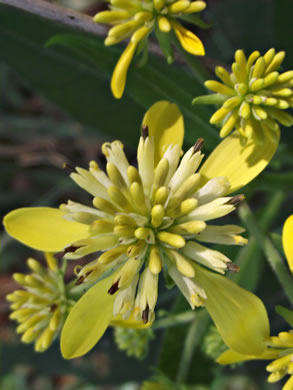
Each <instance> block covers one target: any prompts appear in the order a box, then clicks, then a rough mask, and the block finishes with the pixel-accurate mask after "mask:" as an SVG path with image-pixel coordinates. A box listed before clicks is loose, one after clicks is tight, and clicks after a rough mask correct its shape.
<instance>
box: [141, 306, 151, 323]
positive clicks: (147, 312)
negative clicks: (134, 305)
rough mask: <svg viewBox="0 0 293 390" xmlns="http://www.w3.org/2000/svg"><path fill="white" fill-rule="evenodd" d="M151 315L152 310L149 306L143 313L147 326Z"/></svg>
mask: <svg viewBox="0 0 293 390" xmlns="http://www.w3.org/2000/svg"><path fill="white" fill-rule="evenodd" d="M149 313H150V308H149V305H148V304H147V305H146V308H145V309H144V311H143V312H142V316H141V318H142V320H143V323H144V324H147V323H148V321H149Z"/></svg>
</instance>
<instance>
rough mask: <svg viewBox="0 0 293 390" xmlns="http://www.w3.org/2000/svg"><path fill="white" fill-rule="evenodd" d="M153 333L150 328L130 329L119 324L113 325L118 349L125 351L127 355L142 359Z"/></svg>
mask: <svg viewBox="0 0 293 390" xmlns="http://www.w3.org/2000/svg"><path fill="white" fill-rule="evenodd" d="M153 337H154V334H153V331H152V330H151V329H150V328H147V329H131V328H124V327H121V326H115V327H114V338H115V342H116V344H117V346H118V348H119V349H121V350H122V351H125V352H126V354H127V356H135V357H136V358H138V359H143V358H144V357H145V356H146V354H147V352H148V347H149V341H150V340H151V339H153Z"/></svg>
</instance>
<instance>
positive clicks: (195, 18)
mask: <svg viewBox="0 0 293 390" xmlns="http://www.w3.org/2000/svg"><path fill="white" fill-rule="evenodd" d="M180 18H181V19H183V20H185V21H186V22H189V23H192V24H194V25H195V26H198V27H200V28H204V29H207V28H211V27H212V23H206V22H205V21H204V20H202V19H201V17H200V16H199V15H196V14H185V15H184V14H183V15H181V16H180Z"/></svg>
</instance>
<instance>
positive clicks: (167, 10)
mask: <svg viewBox="0 0 293 390" xmlns="http://www.w3.org/2000/svg"><path fill="white" fill-rule="evenodd" d="M205 7H206V3H205V2H204V1H200V0H195V1H190V0H178V1H177V0H145V1H137V0H110V10H108V11H102V12H100V13H98V14H97V15H96V16H95V17H94V21H95V22H97V23H106V24H110V25H113V27H112V28H111V29H110V30H109V32H108V36H107V38H106V40H105V45H106V46H110V45H115V44H116V43H118V42H121V41H122V40H123V39H125V38H128V37H131V38H130V42H129V44H128V46H127V48H126V49H125V51H124V52H123V54H122V55H121V57H120V59H119V61H118V63H117V65H116V67H115V70H114V73H113V76H112V81H111V88H112V92H113V95H114V96H115V97H116V98H117V99H119V98H121V97H122V95H123V92H124V88H125V83H126V76H127V71H128V67H129V65H130V63H131V61H132V58H133V57H134V55H135V53H140V52H142V51H143V50H146V51H147V38H148V36H149V34H150V33H151V32H152V31H155V34H156V37H157V39H158V42H159V44H160V46H161V48H162V51H163V53H164V54H165V55H166V58H167V61H168V62H169V63H170V62H172V61H173V54H172V49H171V43H170V34H169V33H170V32H171V31H172V30H173V31H174V32H175V34H176V36H177V38H178V40H179V42H180V44H181V45H182V47H183V49H184V50H186V51H187V52H189V53H191V54H193V55H200V56H202V55H204V53H205V52H204V47H203V45H202V43H201V41H200V39H199V38H198V37H197V36H196V35H195V34H193V33H192V32H191V31H189V30H187V29H185V28H184V27H183V26H181V24H179V23H178V22H177V21H176V19H178V18H181V19H183V20H187V21H188V22H190V23H197V22H198V20H197V19H196V18H192V17H191V15H192V14H194V13H198V12H200V11H202V10H204V9H205Z"/></svg>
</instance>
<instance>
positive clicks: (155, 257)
mask: <svg viewBox="0 0 293 390" xmlns="http://www.w3.org/2000/svg"><path fill="white" fill-rule="evenodd" d="M149 268H150V270H151V272H152V273H153V274H155V275H157V274H159V273H160V272H161V270H162V260H161V256H160V251H159V249H158V248H157V247H156V246H153V247H152V248H151V250H150V260H149Z"/></svg>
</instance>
